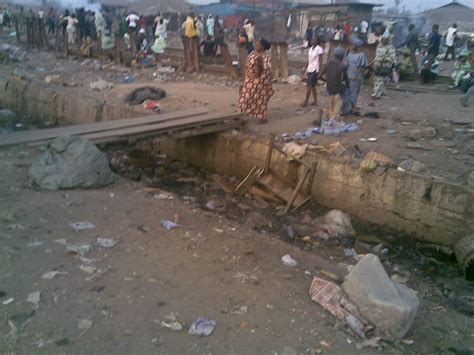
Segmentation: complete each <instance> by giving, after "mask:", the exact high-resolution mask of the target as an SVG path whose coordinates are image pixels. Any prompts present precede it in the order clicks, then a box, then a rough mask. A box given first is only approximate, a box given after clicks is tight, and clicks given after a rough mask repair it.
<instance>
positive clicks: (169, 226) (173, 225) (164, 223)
mask: <svg viewBox="0 0 474 355" xmlns="http://www.w3.org/2000/svg"><path fill="white" fill-rule="evenodd" d="M161 225H162V226H163V227H165V228H166V229H167V230H172V229H175V228H180V227H181V225H179V224H177V223H174V222H172V221H165V220H163V221H161Z"/></svg>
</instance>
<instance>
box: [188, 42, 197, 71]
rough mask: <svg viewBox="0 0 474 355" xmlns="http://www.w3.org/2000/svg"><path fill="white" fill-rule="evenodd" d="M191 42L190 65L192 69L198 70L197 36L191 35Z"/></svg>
mask: <svg viewBox="0 0 474 355" xmlns="http://www.w3.org/2000/svg"><path fill="white" fill-rule="evenodd" d="M190 42H191V66H192V68H193V71H199V37H198V36H196V37H193V38H191V39H190Z"/></svg>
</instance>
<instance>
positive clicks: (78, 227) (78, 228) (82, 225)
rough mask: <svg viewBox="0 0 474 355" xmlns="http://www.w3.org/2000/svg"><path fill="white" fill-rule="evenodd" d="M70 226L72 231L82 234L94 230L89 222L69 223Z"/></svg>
mask: <svg viewBox="0 0 474 355" xmlns="http://www.w3.org/2000/svg"><path fill="white" fill-rule="evenodd" d="M70 226H71V228H72V229H74V231H75V232H82V231H85V230H89V229H95V226H94V225H93V224H92V223H91V222H74V223H71V224H70ZM58 240H59V239H58Z"/></svg>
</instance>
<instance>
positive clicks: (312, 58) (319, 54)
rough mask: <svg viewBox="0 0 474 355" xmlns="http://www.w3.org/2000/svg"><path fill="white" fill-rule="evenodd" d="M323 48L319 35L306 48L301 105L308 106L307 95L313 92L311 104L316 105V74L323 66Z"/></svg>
mask: <svg viewBox="0 0 474 355" xmlns="http://www.w3.org/2000/svg"><path fill="white" fill-rule="evenodd" d="M323 55H324V48H323V45H322V43H321V40H320V38H319V37H314V38H313V39H312V40H311V47H310V48H309V50H308V64H307V66H306V74H305V75H306V77H307V80H306V98H305V100H304V101H303V103H302V105H301V106H302V107H306V106H308V101H309V97H310V96H311V94H313V105H314V106H317V105H318V93H317V91H316V85H317V84H318V75H319V72H320V69H322V67H323Z"/></svg>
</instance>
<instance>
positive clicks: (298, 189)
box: [283, 169, 310, 214]
mask: <svg viewBox="0 0 474 355" xmlns="http://www.w3.org/2000/svg"><path fill="white" fill-rule="evenodd" d="M309 172H310V170H309V169H306V171H305V173H304V175H303V176H302V177H301V179H300V181H298V184H296V187H295V189H294V190H293V193H292V194H291V197H290V199H289V200H288V203H287V205H286V207H285V209H284V211H283V214H287V213H288V212H289V211H290V208H291V207H292V206H293V203H294V202H295V200H296V197H298V194H299V192H300V190H301V187H302V186H303V184H304V182H305V180H306V178H307V177H308V175H309Z"/></svg>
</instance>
